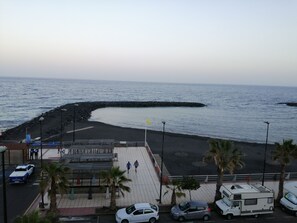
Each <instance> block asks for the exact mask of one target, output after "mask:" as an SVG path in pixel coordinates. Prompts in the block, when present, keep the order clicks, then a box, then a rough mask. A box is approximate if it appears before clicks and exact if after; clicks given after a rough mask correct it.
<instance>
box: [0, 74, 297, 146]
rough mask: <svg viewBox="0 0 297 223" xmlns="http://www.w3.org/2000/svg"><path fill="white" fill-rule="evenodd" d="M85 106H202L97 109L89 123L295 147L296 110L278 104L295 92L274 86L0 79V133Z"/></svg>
mask: <svg viewBox="0 0 297 223" xmlns="http://www.w3.org/2000/svg"><path fill="white" fill-rule="evenodd" d="M86 101H172V102H173V101H177V102H199V103H203V104H206V106H205V107H198V108H184V107H172V108H102V109H98V110H96V111H94V112H92V116H91V118H90V120H92V121H99V122H104V123H107V124H112V125H116V126H123V127H131V128H139V129H148V130H157V131H163V130H164V131H166V132H174V133H182V134H189V135H199V136H206V137H214V138H221V139H230V140H236V141H246V142H257V143H265V141H266V137H267V139H268V143H275V142H282V140H283V139H293V140H294V142H295V143H296V142H297V107H290V106H287V105H285V104H280V103H283V102H297V87H277V86H245V85H213V84H211V85H210V84H176V83H148V82H145V83H142V82H124V81H100V80H68V79H67V80H66V79H41V78H40V79H37V78H10V77H0V108H1V111H0V131H1V132H3V131H5V130H7V129H9V128H13V127H15V126H18V125H20V124H22V123H24V122H27V121H29V120H31V119H32V118H34V117H36V116H38V115H40V114H42V113H44V112H46V111H49V110H51V109H53V108H55V107H58V106H61V105H64V104H67V103H75V102H86ZM162 122H165V125H164V126H163V123H162ZM265 122H269V125H268V124H267V123H265ZM163 127H164V129H163Z"/></svg>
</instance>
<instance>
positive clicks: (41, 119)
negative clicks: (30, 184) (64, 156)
mask: <svg viewBox="0 0 297 223" xmlns="http://www.w3.org/2000/svg"><path fill="white" fill-rule="evenodd" d="M43 121H44V118H43V117H42V116H41V117H40V118H39V124H40V153H41V155H40V166H41V169H42V167H43V165H42V161H43V159H42V156H43V154H42V147H43V145H42V122H43Z"/></svg>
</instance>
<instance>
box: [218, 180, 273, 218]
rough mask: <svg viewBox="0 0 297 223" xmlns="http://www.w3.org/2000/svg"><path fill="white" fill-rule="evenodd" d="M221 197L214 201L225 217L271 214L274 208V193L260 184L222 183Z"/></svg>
mask: <svg viewBox="0 0 297 223" xmlns="http://www.w3.org/2000/svg"><path fill="white" fill-rule="evenodd" d="M220 192H221V196H222V199H221V200H218V201H216V206H217V208H218V211H219V213H220V214H222V215H223V216H226V217H227V219H232V217H233V216H247V215H253V216H255V217H258V215H259V214H271V213H273V209H274V193H273V191H272V190H271V189H269V188H267V187H265V186H262V185H257V184H256V185H250V184H235V185H222V186H221V188H220Z"/></svg>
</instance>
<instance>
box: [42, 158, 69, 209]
mask: <svg viewBox="0 0 297 223" xmlns="http://www.w3.org/2000/svg"><path fill="white" fill-rule="evenodd" d="M43 171H44V174H46V175H47V176H48V183H49V185H50V189H49V190H48V194H49V197H50V209H49V211H50V212H53V213H56V212H57V198H56V195H57V193H60V194H61V195H63V194H64V193H66V192H67V188H68V186H69V182H68V180H67V178H66V173H67V172H68V171H69V168H68V167H66V166H63V165H62V164H58V163H49V164H47V165H45V166H44V169H43Z"/></svg>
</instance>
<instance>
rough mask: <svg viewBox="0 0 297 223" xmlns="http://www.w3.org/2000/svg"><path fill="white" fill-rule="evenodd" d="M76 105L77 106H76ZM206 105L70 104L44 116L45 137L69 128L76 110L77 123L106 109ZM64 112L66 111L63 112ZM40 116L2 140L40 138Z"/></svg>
mask: <svg viewBox="0 0 297 223" xmlns="http://www.w3.org/2000/svg"><path fill="white" fill-rule="evenodd" d="M75 105H76V106H75ZM204 106H206V105H205V104H202V103H195V102H158V101H142V102H139V101H100V102H79V103H70V104H66V105H63V106H60V107H57V108H55V109H52V110H50V111H48V112H45V113H43V114H42V116H43V117H44V121H43V122H42V127H43V134H44V137H47V136H51V135H56V134H59V133H60V129H61V115H62V117H63V118H62V125H63V126H67V125H68V124H70V123H71V122H73V117H74V108H75V120H76V122H80V121H87V120H88V119H89V118H90V116H91V112H92V111H94V110H96V109H99V108H106V107H127V108H145V107H204ZM62 110H64V111H62ZM61 113H62V114H61ZM40 117H41V116H38V117H36V118H34V119H32V120H30V121H28V122H25V123H23V124H21V125H19V126H17V127H15V128H12V129H8V130H6V131H5V132H4V133H3V135H2V140H16V141H19V140H22V139H24V138H25V134H26V130H27V131H28V132H30V134H31V136H32V137H35V136H36V137H37V136H39V132H40V122H39V119H40Z"/></svg>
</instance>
